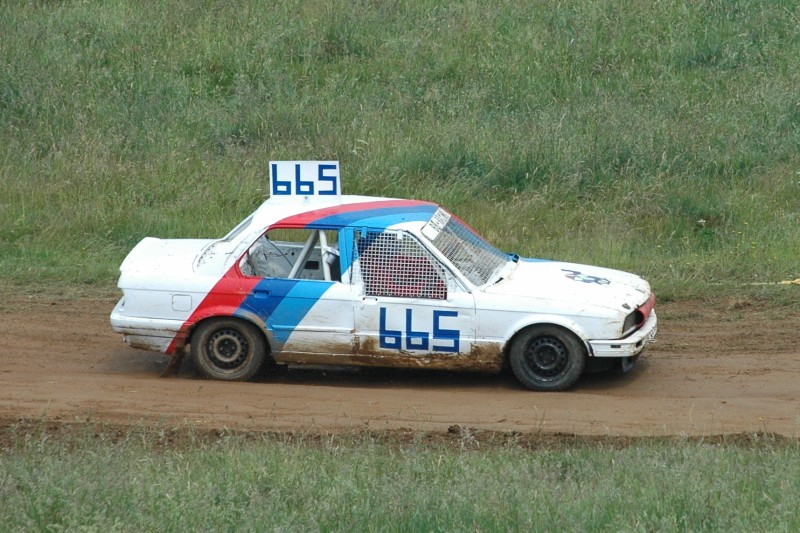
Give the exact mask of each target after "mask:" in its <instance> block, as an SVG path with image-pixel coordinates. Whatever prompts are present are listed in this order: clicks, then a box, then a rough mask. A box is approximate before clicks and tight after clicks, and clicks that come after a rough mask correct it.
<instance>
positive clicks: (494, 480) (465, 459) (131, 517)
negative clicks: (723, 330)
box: [0, 425, 800, 532]
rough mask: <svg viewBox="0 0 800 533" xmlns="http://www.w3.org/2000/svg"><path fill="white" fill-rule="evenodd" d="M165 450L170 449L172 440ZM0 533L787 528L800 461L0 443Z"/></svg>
mask: <svg viewBox="0 0 800 533" xmlns="http://www.w3.org/2000/svg"><path fill="white" fill-rule="evenodd" d="M176 436H177V437H179V440H177V441H176V440H175V438H176ZM2 438H3V441H4V442H6V443H7V444H6V447H5V449H4V450H3V451H2V453H0V496H2V497H0V520H2V523H3V527H4V530H5V531H239V530H241V531H272V530H276V531H287V530H288V531H770V532H773V531H796V530H797V528H798V527H800V510H798V508H797V505H796V502H797V499H798V498H800V481H798V480H800V454H799V453H798V449H797V443H796V442H787V441H780V440H774V439H773V438H770V437H769V436H765V435H753V436H751V437H748V438H744V439H735V438H732V439H730V441H729V442H724V441H709V442H703V441H690V440H686V439H680V438H676V439H672V440H671V439H661V440H652V441H640V442H638V443H636V444H631V443H630V442H627V443H626V442H625V441H623V440H614V439H599V440H596V441H594V442H583V443H582V442H579V441H573V442H568V439H565V440H564V442H561V443H559V442H558V441H557V439H551V440H550V441H548V440H547V439H542V441H541V442H539V440H537V438H536V437H535V436H534V437H533V438H531V437H528V438H527V439H519V440H517V439H516V438H515V437H514V436H512V435H506V436H498V435H495V436H494V437H491V438H486V437H485V436H484V437H481V436H480V435H478V436H476V435H472V434H469V433H464V432H462V433H461V434H458V435H455V436H454V437H453V438H452V439H450V440H448V439H439V440H434V441H429V440H426V436H425V435H416V436H412V437H408V436H406V437H405V438H401V437H399V436H397V435H394V436H392V435H376V434H369V433H364V434H361V433H352V434H346V435H327V436H319V435H315V436H303V435H268V434H264V435H259V434H249V435H243V434H242V435H237V434H229V433H223V434H221V435H216V436H214V437H213V438H210V437H209V436H208V435H205V436H203V435H200V434H197V433H195V432H193V431H192V430H191V429H190V428H182V430H181V431H179V432H177V433H176V432H175V430H174V429H161V430H154V429H143V428H142V429H132V430H125V431H120V430H116V429H114V428H104V427H102V426H92V425H89V426H78V427H77V429H74V430H73V431H72V432H71V433H70V432H67V433H62V434H60V435H54V434H53V433H52V432H49V431H46V430H45V429H44V426H41V427H39V428H38V429H37V428H34V429H33V430H30V428H27V429H26V430H25V431H22V430H20V429H16V428H11V429H9V430H8V431H7V432H6V433H5V434H3V435H2Z"/></svg>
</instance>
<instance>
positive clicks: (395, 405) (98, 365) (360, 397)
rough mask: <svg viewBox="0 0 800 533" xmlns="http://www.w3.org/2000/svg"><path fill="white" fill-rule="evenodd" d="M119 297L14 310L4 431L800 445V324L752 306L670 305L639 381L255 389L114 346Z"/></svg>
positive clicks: (266, 385) (19, 301) (24, 304)
mask: <svg viewBox="0 0 800 533" xmlns="http://www.w3.org/2000/svg"><path fill="white" fill-rule="evenodd" d="M114 303H115V302H114V297H102V298H101V297H97V296H94V297H86V296H80V297H77V298H75V297H72V298H70V297H66V296H61V297H48V296H41V295H38V296H37V295H33V296H27V295H13V294H12V295H5V296H4V298H3V301H2V302H0V346H2V350H0V360H2V366H0V423H1V424H2V425H4V426H7V425H8V424H12V423H14V422H15V421H18V420H23V419H31V418H34V419H37V418H39V419H45V420H48V421H54V422H72V421H78V420H93V421H98V422H103V423H109V424H120V425H128V424H131V425H137V424H147V425H150V424H164V425H170V426H172V425H183V424H189V425H191V426H192V427H198V428H207V429H215V428H216V429H222V428H228V429H241V430H277V431H282V430H294V431H307V432H330V431H334V432H335V431H340V430H349V429H351V428H365V427H366V428H369V429H371V430H376V431H381V430H399V429H410V430H415V431H423V432H445V431H447V429H448V428H450V427H451V426H454V425H459V426H461V427H468V428H475V429H479V430H491V431H503V432H505V431H514V432H521V433H536V432H540V433H570V434H577V435H614V436H658V435H689V436H693V435H719V434H728V433H742V432H771V433H777V434H781V435H785V436H789V437H794V436H797V435H799V434H800V394H799V393H800V347H798V342H797V340H798V325H799V324H800V316H798V314H797V313H796V312H792V313H789V314H787V313H786V310H785V309H783V310H779V309H773V308H771V307H770V306H769V305H768V304H766V303H764V302H751V301H747V300H738V301H732V300H731V301H720V302H700V301H696V302H679V303H661V304H659V305H657V311H658V313H659V336H658V342H657V343H656V344H654V345H651V346H650V347H649V348H648V349H647V350H646V351H645V353H644V354H643V356H642V358H641V359H640V361H639V363H638V364H637V367H636V368H634V370H633V371H631V372H630V373H628V374H626V375H622V376H620V375H612V374H608V373H603V374H595V375H590V376H585V377H584V378H582V379H581V380H580V381H579V382H578V384H577V386H576V387H575V388H573V389H572V390H570V391H567V392H563V393H535V392H529V391H527V390H524V389H522V388H521V387H520V386H519V385H518V384H517V383H516V381H515V380H514V378H513V377H512V376H511V375H510V374H502V375H485V374H470V373H459V374H453V373H444V372H426V371H390V370H360V371H354V370H330V369H327V370H326V369H308V368H292V369H289V370H288V371H283V372H279V373H273V374H271V375H266V376H264V377H263V378H260V379H259V380H258V382H251V383H224V382H216V381H209V380H204V379H201V378H199V377H198V376H197V375H196V372H195V371H194V370H193V368H192V365H191V364H190V363H189V362H188V361H187V362H184V365H183V368H182V370H181V371H180V373H179V374H178V375H177V376H175V377H171V378H162V377H160V374H161V372H162V370H163V369H164V368H165V367H166V364H167V357H166V356H163V355H160V354H156V353H149V352H143V351H139V350H133V349H131V348H128V347H127V346H126V345H125V344H124V343H123V342H122V339H121V336H119V335H116V334H115V333H113V332H112V331H111V328H110V326H109V323H108V314H109V313H110V311H111V308H112V307H113V305H114Z"/></svg>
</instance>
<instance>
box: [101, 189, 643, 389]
mask: <svg viewBox="0 0 800 533" xmlns="http://www.w3.org/2000/svg"><path fill="white" fill-rule="evenodd" d="M118 286H119V289H120V290H121V291H122V293H123V295H122V298H121V299H120V300H119V302H118V303H117V305H116V306H115V308H114V310H113V312H112V314H111V324H112V327H113V329H114V330H115V331H116V332H118V333H121V334H122V335H123V337H124V340H125V342H127V344H128V345H130V346H131V347H134V348H141V349H145V350H152V351H159V352H163V353H165V354H169V355H172V356H181V357H182V356H183V354H184V353H187V352H188V353H189V354H190V355H191V357H192V358H193V359H194V362H195V365H196V367H197V368H198V369H199V370H200V371H201V373H203V374H205V375H206V376H207V377H209V378H214V379H221V380H248V379H250V378H252V377H253V376H255V375H256V373H257V372H259V369H261V368H262V366H263V365H264V364H265V363H269V364H281V365H283V364H314V365H358V366H378V367H394V368H409V367H413V368H438V369H452V370H475V371H487V372H499V371H501V370H502V369H503V368H506V367H510V368H511V370H512V371H513V374H514V375H515V376H516V378H517V379H518V380H519V381H520V382H521V384H522V385H523V386H525V387H527V388H528V389H533V390H543V391H557V390H563V389H566V388H568V387H570V386H571V385H573V384H574V383H575V381H576V380H577V379H578V378H579V377H580V376H581V375H582V374H583V373H584V372H585V371H586V370H587V368H588V367H589V366H591V364H592V363H593V362H600V361H602V362H606V363H614V364H617V365H619V366H620V367H622V368H629V367H630V366H631V365H632V362H633V361H634V360H635V358H636V357H637V356H638V354H639V353H640V352H641V351H642V350H643V349H644V347H645V346H646V345H647V344H648V343H650V342H652V341H653V340H654V338H655V335H656V329H657V318H656V313H655V310H654V304H655V295H654V293H653V292H652V291H651V288H650V285H649V284H648V282H647V281H645V280H644V279H642V278H641V277H639V276H636V275H633V274H629V273H626V272H621V271H618V270H611V269H607V268H600V267H595V266H588V265H580V264H573V263H566V262H559V261H551V260H542V259H530V258H522V257H519V256H517V255H514V254H509V253H504V252H501V251H500V250H498V249H497V248H495V247H494V246H492V245H491V244H489V243H487V242H486V241H485V240H484V239H483V238H481V236H480V235H479V234H478V233H476V232H475V231H474V230H473V229H472V228H470V227H469V226H468V225H467V224H466V223H464V222H463V221H461V220H460V219H459V218H457V217H456V216H454V215H452V214H451V213H449V212H448V211H446V210H445V209H443V208H442V207H439V206H438V205H436V204H433V203H430V202H425V201H417V200H402V199H391V198H376V197H365V196H344V195H338V196H335V197H332V198H330V199H326V198H322V197H320V198H316V199H315V201H314V202H308V201H305V202H303V201H300V202H285V201H281V199H280V198H279V197H277V196H276V197H272V198H270V199H268V200H267V201H265V202H264V203H263V204H262V205H261V206H260V207H259V208H258V209H256V211H255V212H253V213H252V214H251V215H250V216H248V217H247V218H245V219H244V220H243V221H242V222H241V223H240V224H239V225H237V226H236V227H235V228H234V229H233V230H232V231H231V232H230V233H228V234H227V235H226V236H225V237H223V238H221V239H217V240H205V239H159V238H152V237H147V238H145V239H143V240H142V241H141V242H139V243H138V244H137V245H136V246H135V248H134V249H133V250H132V251H131V252H130V253H129V254H128V256H127V257H126V259H125V260H124V262H123V263H122V265H121V267H120V278H119V284H118Z"/></svg>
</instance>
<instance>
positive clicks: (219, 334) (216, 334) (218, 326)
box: [191, 318, 266, 381]
mask: <svg viewBox="0 0 800 533" xmlns="http://www.w3.org/2000/svg"><path fill="white" fill-rule="evenodd" d="M191 345H192V349H191V352H192V358H193V359H194V362H195V364H196V365H197V367H198V368H199V369H200V371H201V372H202V373H203V374H205V375H206V376H207V377H209V378H212V379H222V380H226V381H246V380H248V379H250V378H252V377H253V376H255V375H256V373H257V372H258V370H259V369H260V368H261V365H262V364H263V362H264V357H265V351H266V350H265V343H264V338H263V336H262V335H261V333H260V332H259V331H258V330H257V329H256V327H255V326H253V325H252V324H250V323H249V322H244V321H242V320H237V319H233V318H215V319H211V320H207V321H205V322H203V323H201V324H200V325H199V326H198V327H197V330H196V331H195V332H194V334H193V335H192V343H191Z"/></svg>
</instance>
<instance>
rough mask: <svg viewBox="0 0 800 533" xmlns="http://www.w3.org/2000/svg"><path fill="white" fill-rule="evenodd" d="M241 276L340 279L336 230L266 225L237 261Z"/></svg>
mask: <svg viewBox="0 0 800 533" xmlns="http://www.w3.org/2000/svg"><path fill="white" fill-rule="evenodd" d="M240 269H241V271H242V274H244V275H245V276H253V277H259V278H285V279H307V280H325V281H340V280H341V271H340V266H339V247H338V238H337V234H336V232H332V231H323V230H316V229H314V230H308V229H294V228H287V229H283V228H277V229H270V230H269V231H268V232H267V233H265V234H264V235H262V236H261V237H259V238H258V240H256V242H255V243H253V245H252V246H251V247H250V249H249V250H248V251H247V253H246V254H245V255H244V257H243V259H242V262H241V263H240Z"/></svg>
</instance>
